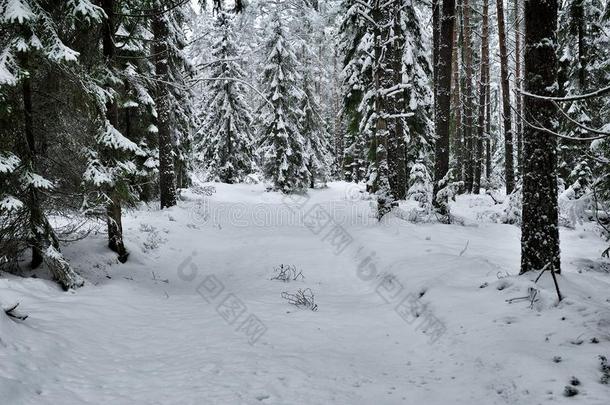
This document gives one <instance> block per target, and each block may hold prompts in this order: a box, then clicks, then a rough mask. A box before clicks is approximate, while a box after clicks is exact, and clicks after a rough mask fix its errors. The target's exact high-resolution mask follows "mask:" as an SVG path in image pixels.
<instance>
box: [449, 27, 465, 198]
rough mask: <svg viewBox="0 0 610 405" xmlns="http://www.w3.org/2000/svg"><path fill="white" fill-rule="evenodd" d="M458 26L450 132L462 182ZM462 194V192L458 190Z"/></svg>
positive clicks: (452, 67) (462, 150) (454, 36)
mask: <svg viewBox="0 0 610 405" xmlns="http://www.w3.org/2000/svg"><path fill="white" fill-rule="evenodd" d="M459 37H460V33H459V24H455V27H454V29H453V50H452V56H451V59H452V63H451V70H452V73H451V77H452V79H451V88H452V91H451V114H452V116H453V119H452V120H451V125H452V129H453V131H452V132H451V135H450V136H451V141H452V148H453V150H454V154H455V168H456V170H457V175H456V178H457V180H459V181H464V159H463V154H464V144H463V141H462V99H461V90H460V85H461V82H460V80H461V75H460V65H459V60H460V58H459V48H460V46H459V42H458V41H459ZM460 192H463V190H460Z"/></svg>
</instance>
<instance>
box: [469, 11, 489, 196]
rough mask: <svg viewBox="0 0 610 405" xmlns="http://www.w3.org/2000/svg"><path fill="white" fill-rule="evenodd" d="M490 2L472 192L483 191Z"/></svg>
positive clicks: (485, 23)
mask: <svg viewBox="0 0 610 405" xmlns="http://www.w3.org/2000/svg"><path fill="white" fill-rule="evenodd" d="M488 2H489V0H483V35H482V38H481V76H480V82H479V122H478V125H477V132H478V133H477V139H476V145H475V146H476V147H475V159H474V181H473V185H472V191H473V192H474V193H475V194H479V192H480V191H481V166H482V165H483V137H484V136H485V110H486V108H489V106H486V103H485V100H487V92H488V91H489V3H488Z"/></svg>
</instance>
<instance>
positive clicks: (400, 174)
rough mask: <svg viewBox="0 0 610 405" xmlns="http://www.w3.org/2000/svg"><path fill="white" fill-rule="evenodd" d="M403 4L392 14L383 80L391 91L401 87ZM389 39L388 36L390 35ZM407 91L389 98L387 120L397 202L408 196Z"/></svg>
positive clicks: (396, 0)
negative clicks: (405, 115) (405, 119)
mask: <svg viewBox="0 0 610 405" xmlns="http://www.w3.org/2000/svg"><path fill="white" fill-rule="evenodd" d="M400 4H401V1H400V0H394V8H393V10H392V12H393V13H394V15H393V17H394V18H393V20H394V24H393V27H392V31H393V32H394V34H395V37H394V40H393V41H391V42H390V43H389V44H388V45H387V48H386V58H387V62H386V66H388V67H390V69H389V71H388V69H386V70H385V71H386V72H387V73H386V74H385V75H386V76H387V79H386V80H383V83H384V86H383V87H384V88H391V87H394V86H398V85H401V84H402V55H403V50H404V36H403V35H402V27H401V20H402V19H401V17H400V16H401V15H402V13H401V12H400ZM388 36H389V35H388ZM404 94H405V93H404V91H395V92H394V94H392V95H388V96H387V109H386V111H387V113H388V114H390V115H392V117H390V118H389V119H388V169H389V181H390V189H391V191H392V196H393V198H394V199H395V200H404V199H405V197H406V194H407V166H406V162H405V156H406V155H405V154H406V144H405V134H404V122H403V118H401V117H399V115H400V114H402V113H403V112H404Z"/></svg>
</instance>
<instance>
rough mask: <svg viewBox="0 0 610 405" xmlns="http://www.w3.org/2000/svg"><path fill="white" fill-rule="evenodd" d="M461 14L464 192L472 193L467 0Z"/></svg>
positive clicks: (470, 42)
mask: <svg viewBox="0 0 610 405" xmlns="http://www.w3.org/2000/svg"><path fill="white" fill-rule="evenodd" d="M462 13H463V21H464V37H463V39H462V49H463V53H464V64H465V65H466V66H465V71H464V76H465V77H464V79H465V85H464V100H463V103H464V144H465V145H464V164H465V167H464V172H465V173H464V188H465V189H466V192H468V193H471V192H472V191H473V181H474V171H475V144H476V143H475V139H474V138H475V137H474V131H473V125H472V124H473V104H474V103H473V100H472V98H473V89H472V77H473V67H472V40H471V27H470V13H471V10H470V4H469V0H462Z"/></svg>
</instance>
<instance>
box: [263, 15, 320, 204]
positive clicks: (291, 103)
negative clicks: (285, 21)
mask: <svg viewBox="0 0 610 405" xmlns="http://www.w3.org/2000/svg"><path fill="white" fill-rule="evenodd" d="M264 50H265V53H266V55H267V57H266V60H265V66H264V72H263V85H264V95H265V97H266V99H267V101H268V103H269V105H267V106H265V108H266V110H267V111H266V114H265V115H264V117H263V133H262V136H261V137H262V145H261V148H260V151H261V155H262V157H263V161H264V163H263V171H264V173H265V175H266V176H267V177H268V178H269V179H270V180H271V181H272V183H273V188H274V189H276V190H279V191H282V192H284V193H292V192H296V191H300V190H303V189H305V188H306V187H307V186H308V185H309V178H310V173H309V171H308V170H307V166H306V164H307V161H306V156H305V153H306V151H305V139H304V138H303V136H302V135H301V134H300V131H299V121H300V120H301V118H302V115H303V112H302V111H301V110H299V109H298V105H299V104H300V100H301V99H302V97H303V94H302V92H301V91H300V90H299V81H300V80H301V78H300V75H299V73H298V70H297V69H298V66H297V65H298V63H297V59H296V56H295V54H294V51H293V50H292V49H291V44H290V42H289V41H288V38H287V33H286V30H285V28H284V26H283V25H282V18H281V16H280V14H279V12H278V11H275V12H274V13H273V16H272V20H271V23H270V28H269V30H268V40H267V43H266V45H265V48H264Z"/></svg>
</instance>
